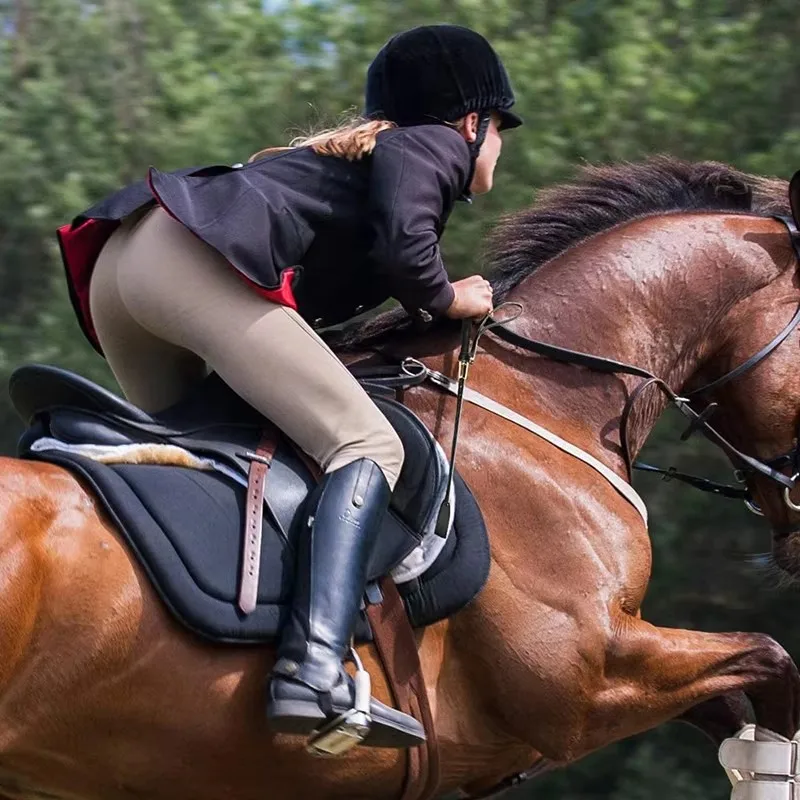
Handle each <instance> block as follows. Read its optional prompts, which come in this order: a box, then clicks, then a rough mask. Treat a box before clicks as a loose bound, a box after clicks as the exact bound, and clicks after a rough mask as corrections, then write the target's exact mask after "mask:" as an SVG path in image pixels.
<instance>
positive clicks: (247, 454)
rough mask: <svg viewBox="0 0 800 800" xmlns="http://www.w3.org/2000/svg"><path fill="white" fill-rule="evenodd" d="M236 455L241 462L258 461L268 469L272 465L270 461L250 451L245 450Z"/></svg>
mask: <svg viewBox="0 0 800 800" xmlns="http://www.w3.org/2000/svg"><path fill="white" fill-rule="evenodd" d="M236 455H237V456H238V457H239V458H241V459H242V460H243V461H259V462H261V463H262V464H266V465H267V466H268V467H269V466H271V465H272V460H271V459H269V458H264V456H260V455H259V454H258V453H254V452H253V451H252V450H245V451H244V452H242V453H236Z"/></svg>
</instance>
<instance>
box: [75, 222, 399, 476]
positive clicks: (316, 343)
mask: <svg viewBox="0 0 800 800" xmlns="http://www.w3.org/2000/svg"><path fill="white" fill-rule="evenodd" d="M90 306H91V313H92V318H93V321H94V325H95V329H96V331H97V336H98V338H99V340H100V344H101V346H102V348H103V351H104V353H105V355H106V358H107V360H108V363H109V365H110V366H111V369H112V371H113V373H114V376H115V377H116V379H117V381H118V383H119V385H120V386H121V387H122V391H123V392H124V393H125V396H126V397H127V398H128V399H129V400H130V401H131V402H132V403H135V404H136V405H138V406H140V407H141V408H143V409H144V410H145V411H148V412H155V411H161V410H163V409H164V408H167V407H168V406H170V405H172V404H173V403H176V402H178V401H179V400H180V399H181V398H183V397H184V396H185V395H186V394H187V393H188V391H189V390H190V389H191V388H192V387H194V386H195V385H196V384H197V383H198V382H199V381H200V380H202V378H203V377H204V376H205V375H206V374H207V371H208V370H213V371H215V372H217V373H219V375H220V376H221V377H222V379H223V380H224V381H225V382H226V383H227V384H228V385H229V386H230V387H231V388H232V389H233V390H234V391H236V392H237V393H238V394H239V395H240V396H241V397H243V398H244V399H245V400H247V402H249V403H250V404H251V405H252V406H254V407H255V408H256V409H258V410H259V411H260V412H261V413H262V414H264V416H266V417H267V418H269V419H270V420H271V421H272V422H273V423H275V425H277V426H278V427H279V428H280V429H281V430H282V431H284V433H286V434H287V435H288V436H289V437H291V438H292V439H293V440H294V442H295V443H296V444H297V445H299V446H300V447H301V448H302V449H303V450H305V452H306V453H308V455H309V456H311V458H313V459H314V461H316V462H317V463H318V464H319V465H320V466H321V467H322V469H323V470H325V471H326V472H332V471H333V470H335V469H338V468H339V467H343V466H345V465H347V464H349V463H351V462H352V461H355V460H357V459H359V458H370V459H372V460H373V461H375V463H376V464H378V466H379V467H380V468H381V470H382V471H383V473H384V475H385V476H386V479H387V481H388V482H389V484H390V486H391V487H392V488H394V485H395V483H396V482H397V477H398V476H399V474H400V468H401V467H402V464H403V447H402V444H401V442H400V440H399V438H398V437H397V434H396V433H395V432H394V429H393V428H392V427H391V426H390V425H389V423H388V422H387V421H386V418H385V417H384V416H383V414H381V413H380V411H378V409H377V407H376V406H375V405H374V404H373V402H372V401H371V400H370V399H369V397H367V395H366V393H365V392H364V390H363V389H362V388H361V387H360V386H359V385H358V383H357V382H356V380H355V379H354V378H353V376H352V375H351V374H350V373H349V372H348V370H347V369H346V368H345V367H344V365H343V364H342V363H341V362H340V361H339V359H338V358H336V356H335V355H334V354H333V352H331V350H330V349H329V348H328V346H327V345H326V344H325V343H324V342H323V341H322V339H320V338H319V336H317V334H316V333H314V331H313V330H312V329H311V328H310V327H309V326H308V325H307V324H306V323H305V322H304V321H303V319H302V318H301V317H300V316H299V314H297V313H296V312H295V311H293V310H292V309H290V308H287V307H285V306H281V305H276V304H275V303H271V302H269V301H268V300H265V299H263V298H262V297H260V296H259V295H257V294H256V293H255V292H254V291H253V290H252V289H251V288H249V287H248V286H247V285H246V284H245V282H244V281H243V280H242V279H241V277H240V276H239V275H238V274H237V273H236V271H235V270H234V269H233V268H232V267H231V266H230V265H229V264H228V263H227V262H226V261H225V260H224V259H223V258H222V256H221V255H220V254H219V253H218V252H217V251H216V250H214V249H213V248H212V247H210V246H209V245H207V244H206V243H205V242H203V241H202V240H201V239H198V238H197V237H196V236H194V235H193V234H192V233H191V232H190V231H188V230H187V229H186V228H184V227H183V225H181V224H180V223H179V222H176V221H175V220H173V219H172V218H171V217H170V216H169V215H168V214H167V213H166V212H165V211H163V210H162V209H161V208H156V209H154V210H151V211H149V212H147V213H146V214H144V215H141V214H136V215H132V217H129V218H128V219H127V220H125V222H123V224H122V225H121V226H120V227H119V228H118V229H117V230H116V231H115V232H114V234H113V236H112V237H111V238H110V239H109V241H108V242H107V243H106V245H105V247H104V248H103V250H102V252H101V253H100V257H99V258H98V260H97V264H96V266H95V270H94V274H93V276H92V282H91V287H90Z"/></svg>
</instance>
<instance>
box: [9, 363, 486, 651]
mask: <svg viewBox="0 0 800 800" xmlns="http://www.w3.org/2000/svg"><path fill="white" fill-rule="evenodd" d="M11 395H12V399H13V401H14V403H15V406H16V408H17V409H18V411H19V412H20V414H21V416H23V418H25V419H26V421H28V422H29V423H31V427H30V428H29V429H28V431H26V433H25V434H23V437H22V439H21V440H20V446H19V452H20V455H21V456H22V457H26V458H36V459H40V460H46V461H49V462H52V463H56V464H59V465H61V466H64V467H66V468H67V469H70V470H72V471H73V472H75V473H76V474H78V475H79V476H81V477H82V478H84V479H85V480H86V481H87V482H88V483H89V485H90V486H91V487H92V488H93V489H94V491H95V493H96V494H97V496H98V497H99V499H100V500H101V501H102V503H103V505H104V507H105V509H106V511H107V512H108V513H109V514H110V516H111V518H112V519H113V520H114V521H115V522H116V523H117V525H118V526H119V528H120V530H121V532H122V534H123V535H124V537H125V539H126V540H127V542H128V543H129V544H130V546H131V548H132V549H133V551H134V552H135V554H136V555H137V556H138V558H139V560H140V562H141V564H142V566H143V567H144V569H145V570H146V572H147V573H148V575H149V576H150V577H151V579H152V580H153V583H154V585H155V587H156V589H157V591H158V593H159V594H160V596H161V597H162V599H163V600H164V601H165V603H166V604H167V606H168V607H169V608H170V609H171V610H172V611H173V612H174V614H175V615H176V616H177V617H178V619H179V620H181V621H182V622H183V623H184V624H186V625H187V626H188V627H189V628H191V629H192V630H194V631H196V632H197V633H200V634H202V635H203V636H206V637H208V638H210V639H213V640H216V641H230V642H263V641H268V640H270V639H272V638H273V637H274V636H275V635H276V633H277V631H278V630H279V628H280V625H281V622H282V618H283V614H284V613H285V611H286V606H287V602H288V599H289V597H290V596H291V586H292V582H293V577H294V557H293V553H294V541H295V538H296V535H297V532H298V530H299V528H300V526H301V525H302V522H303V520H304V514H303V510H304V504H305V498H306V496H307V495H308V493H309V491H310V490H311V488H312V487H313V485H314V480H313V477H312V476H311V474H310V472H309V470H308V468H307V467H306V465H305V463H304V462H303V461H302V460H301V459H300V458H299V456H298V455H297V453H296V451H295V450H294V448H293V447H291V446H290V445H289V443H288V442H287V441H286V440H285V439H281V441H280V443H279V446H278V449H277V451H276V453H275V457H274V460H273V464H272V467H271V468H270V470H269V474H268V478H267V483H266V491H265V497H266V499H267V503H266V505H265V514H264V525H263V537H262V552H261V572H260V584H259V593H258V607H257V609H256V610H255V611H254V612H252V613H251V614H249V615H247V616H245V615H243V614H241V613H240V612H239V610H238V609H237V606H236V600H237V591H238V580H239V574H240V565H241V557H242V552H241V551H242V530H243V517H244V505H245V491H246V490H245V486H246V472H247V469H248V466H249V462H248V461H247V460H246V459H243V458H242V453H243V452H246V451H248V450H254V449H255V445H256V442H257V441H258V439H259V438H260V436H261V431H262V429H263V427H264V425H265V421H264V420H263V418H261V417H260V416H258V414H257V412H255V410H254V409H252V407H250V406H248V405H247V404H246V403H244V401H242V400H241V399H240V398H238V397H237V396H236V395H235V394H234V393H233V392H232V391H231V390H230V388H229V387H227V386H225V384H224V383H222V381H220V380H219V378H217V377H216V376H212V378H210V379H209V380H208V381H207V382H206V383H205V384H204V385H203V386H202V387H200V388H199V389H198V391H197V392H196V393H195V394H194V395H193V396H192V397H190V398H189V399H188V400H187V401H185V402H183V403H182V404H180V405H179V406H176V407H174V408H172V409H168V410H167V411H166V412H164V413H163V414H161V415H159V416H158V417H149V416H148V415H146V414H144V413H143V412H141V411H140V410H138V409H136V408H134V407H131V406H129V404H126V403H125V401H123V400H121V399H119V398H116V397H115V396H114V395H111V394H110V393H109V392H106V391H105V390H103V389H101V388H100V387H97V386H95V385H94V384H92V383H91V382H90V381H87V380H86V379H84V378H81V377H80V376H75V375H72V374H71V373H68V372H66V371H64V370H59V369H57V368H53V367H39V366H36V365H32V366H26V367H22V368H20V369H19V370H17V372H15V373H14V375H13V376H12V380H11ZM373 399H374V401H375V402H376V404H377V405H378V407H379V408H380V410H381V411H382V412H383V413H384V415H385V416H386V417H387V419H388V420H389V422H390V423H391V424H392V425H393V426H394V428H395V430H397V432H398V434H399V435H400V438H401V439H402V441H403V446H404V448H405V452H406V462H405V464H404V466H403V471H402V474H401V476H400V481H399V483H398V487H397V488H396V490H395V493H394V495H393V498H392V508H391V511H390V513H389V514H387V516H386V518H385V522H384V524H383V527H382V529H381V531H380V533H379V536H378V541H377V545H376V548H375V552H374V555H373V558H372V562H371V564H370V569H369V577H370V580H373V581H377V580H378V579H379V578H381V577H382V576H383V575H386V574H387V573H388V572H389V571H390V570H391V569H392V568H393V567H395V566H396V565H397V564H399V563H400V562H401V561H402V560H403V559H404V558H405V557H406V556H407V555H408V554H409V553H410V552H411V551H413V550H414V549H415V548H416V547H417V546H418V544H419V543H420V540H421V538H422V534H423V532H424V531H430V530H431V529H432V527H433V525H434V524H435V521H436V516H437V512H438V508H439V505H440V504H441V500H442V498H443V496H444V489H445V487H446V462H444V458H443V455H441V454H439V453H438V452H437V447H436V444H435V442H434V440H433V437H432V436H431V434H430V433H429V432H428V431H427V429H425V427H424V425H423V424H422V422H421V421H420V420H419V418H417V417H416V415H414V414H413V413H412V412H411V411H410V410H409V409H407V408H405V407H404V406H402V405H400V404H399V403H396V402H394V401H392V400H389V399H386V398H384V397H374V398H373ZM232 421H235V422H232ZM44 437H47V438H54V439H57V440H58V441H60V442H63V443H65V444H68V445H75V444H90V443H91V444H101V445H110V446H115V445H124V444H131V443H139V442H142V441H147V442H152V443H157V444H159V443H160V444H163V443H170V444H178V445H180V446H181V447H184V448H186V449H188V450H191V451H192V452H194V453H198V454H200V455H202V456H205V457H210V458H212V459H214V460H215V462H217V463H218V464H220V465H221V466H223V467H224V468H225V469H226V470H227V474H225V475H223V474H220V473H219V472H207V471H203V470H197V469H187V468H180V467H168V466H157V465H145V464H118V465H113V466H111V465H105V464H101V463H99V462H97V461H95V460H91V459H88V458H84V457H82V456H80V455H76V454H75V453H66V452H61V451H58V450H54V449H47V450H44V451H34V450H33V449H32V448H33V447H34V445H35V443H36V442H37V441H39V440H41V439H42V438H44ZM455 509H456V512H455V525H454V530H453V531H452V532H451V534H450V536H449V538H448V540H447V543H446V545H445V546H444V548H443V550H442V552H441V553H440V554H439V557H438V559H437V561H436V563H435V564H433V565H432V566H431V567H430V568H429V569H428V570H427V571H426V572H425V573H424V575H423V576H421V577H420V578H417V579H415V580H413V581H411V582H409V583H406V584H402V585H401V587H400V588H401V594H402V595H403V597H404V600H405V602H406V607H407V610H408V612H409V616H410V618H411V621H412V624H414V625H415V626H417V627H421V626H424V625H428V624H430V623H432V622H434V621H437V620H439V619H442V618H444V617H446V616H448V615H449V614H452V613H454V612H455V611H457V610H458V609H459V608H461V607H463V606H464V605H465V604H466V603H468V602H469V601H470V600H471V599H472V598H473V597H474V596H475V594H477V593H478V592H479V591H480V589H481V588H482V587H483V584H484V583H485V581H486V578H487V575H488V569H489V548H488V540H487V537H486V530H485V527H484V523H483V519H482V516H481V513H480V510H479V508H478V506H477V504H476V503H475V500H474V499H473V497H472V495H471V493H470V492H469V490H468V489H467V487H466V485H465V484H464V483H463V481H462V480H461V479H460V477H457V479H456V502H455ZM357 635H358V637H359V638H360V639H361V640H364V639H367V638H369V629H368V626H367V624H366V618H365V617H364V618H363V619H362V621H361V624H360V626H359V629H358V632H357Z"/></svg>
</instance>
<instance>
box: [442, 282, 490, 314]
mask: <svg viewBox="0 0 800 800" xmlns="http://www.w3.org/2000/svg"><path fill="white" fill-rule="evenodd" d="M450 285H451V286H452V287H453V291H455V297H454V298H453V302H452V303H451V304H450V308H448V309H447V311H445V315H446V316H448V317H450V319H482V318H483V317H485V316H486V315H487V314H490V313H491V311H492V285H491V284H490V283H489V281H487V280H486V279H485V278H483V277H481V276H480V275H471V276H470V277H469V278H464V279H463V280H460V281H456V282H455V283H452V284H450Z"/></svg>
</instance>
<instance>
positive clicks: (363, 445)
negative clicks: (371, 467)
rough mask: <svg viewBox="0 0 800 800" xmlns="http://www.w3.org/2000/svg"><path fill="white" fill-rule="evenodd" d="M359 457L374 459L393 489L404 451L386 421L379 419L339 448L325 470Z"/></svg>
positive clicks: (397, 437) (340, 465)
mask: <svg viewBox="0 0 800 800" xmlns="http://www.w3.org/2000/svg"><path fill="white" fill-rule="evenodd" d="M359 458H369V459H370V460H372V461H374V462H375V463H376V464H377V465H378V467H379V468H380V470H381V472H382V473H383V475H384V477H385V478H386V481H387V483H388V484H389V486H390V488H392V489H394V487H395V484H396V483H397V479H398V478H399V477H400V470H401V469H402V468H403V461H404V459H405V451H404V450H403V443H402V442H401V441H400V437H399V436H398V435H397V433H396V431H395V429H394V428H393V427H392V426H391V425H390V424H389V422H388V421H386V420H385V419H381V422H380V424H379V425H375V426H373V427H372V429H371V430H369V431H364V436H363V438H360V439H359V440H357V441H354V442H349V443H347V444H346V445H344V446H343V447H341V448H339V450H338V451H337V452H336V453H335V455H334V456H333V458H332V459H331V462H330V464H329V465H328V467H327V471H329V472H330V471H332V470H334V469H338V468H339V467H343V466H345V465H346V464H349V463H351V462H353V461H355V460H357V459H359Z"/></svg>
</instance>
